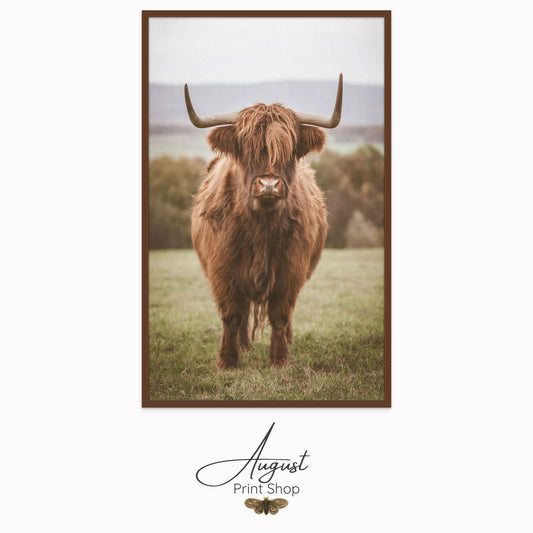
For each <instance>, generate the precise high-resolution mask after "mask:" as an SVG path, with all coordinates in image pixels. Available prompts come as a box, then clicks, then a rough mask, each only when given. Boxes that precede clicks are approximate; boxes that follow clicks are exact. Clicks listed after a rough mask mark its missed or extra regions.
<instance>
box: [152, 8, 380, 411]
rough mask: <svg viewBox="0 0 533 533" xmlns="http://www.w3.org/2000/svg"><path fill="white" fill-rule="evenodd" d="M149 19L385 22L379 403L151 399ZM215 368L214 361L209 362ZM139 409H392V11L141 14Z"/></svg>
mask: <svg viewBox="0 0 533 533" xmlns="http://www.w3.org/2000/svg"><path fill="white" fill-rule="evenodd" d="M153 17H258V18H259V17H338V18H341V17H367V18H369V17H376V18H382V19H383V21H384V69H385V71H384V117H385V120H384V164H385V165H384V166H385V176H384V184H385V193H384V304H385V305H384V331H385V345H384V365H385V368H384V381H385V394H384V399H383V400H353V401H352V400H316V401H313V400H311V401H309V400H287V401H270V400H203V401H199V400H151V399H150V391H149V387H150V376H149V345H148V340H149V337H148V335H149V323H148V320H149V313H148V308H149V300H148V298H149V274H148V272H149V270H148V258H149V248H148V235H149V226H148V224H149V216H148V215H149V204H148V195H149V182H148V169H149V143H148V138H149V114H148V111H149V75H148V74H149V41H148V39H149V35H148V28H149V20H150V18H153ZM213 364H214V363H213ZM142 406H143V407H390V406H391V12H390V11H143V12H142Z"/></svg>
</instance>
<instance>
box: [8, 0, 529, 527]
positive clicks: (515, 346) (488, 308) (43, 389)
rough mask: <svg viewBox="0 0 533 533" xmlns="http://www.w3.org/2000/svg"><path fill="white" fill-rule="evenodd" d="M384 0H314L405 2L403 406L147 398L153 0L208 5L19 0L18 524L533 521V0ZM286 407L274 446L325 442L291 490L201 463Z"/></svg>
mask: <svg viewBox="0 0 533 533" xmlns="http://www.w3.org/2000/svg"><path fill="white" fill-rule="evenodd" d="M391 4H392V3H389V4H387V3H383V2H373V1H367V2H366V3H364V4H357V5H356V4H353V3H344V4H342V3H339V2H335V3H334V4H331V3H329V4H328V5H327V6H324V4H323V3H319V2H307V3H306V5H305V7H306V8H307V9H312V8H314V9H320V8H324V7H327V8H328V9H332V8H334V7H335V8H344V9H363V8H364V9H392V11H393V13H392V21H393V22H392V49H393V54H392V59H393V76H392V79H393V87H392V89H393V101H392V108H393V117H392V119H393V120H392V124H393V152H392V161H393V164H392V183H393V190H392V198H393V206H392V209H393V218H392V225H393V235H392V236H393V238H392V242H393V261H392V268H393V276H392V283H393V289H392V316H393V329H392V335H393V337H392V339H393V342H392V357H393V359H392V360H393V388H392V400H393V407H392V408H391V409H373V410H372V409H346V410H334V409H323V410H312V409H297V410H288V409H278V410H274V409H262V410H239V409H213V410H201V409H191V410H186V409H142V408H141V406H140V403H141V289H140V287H141V240H140V235H141V61H140V58H141V9H179V8H182V9H183V8H193V7H194V8H198V7H199V5H198V4H195V5H194V6H192V5H183V4H180V3H179V2H166V1H160V2H157V3H154V2H149V1H146V2H144V3H140V2H136V1H131V2H127V3H124V4H119V3H111V2H96V1H95V2H91V3H88V4H84V5H81V4H72V3H67V2H43V3H37V2H33V3H30V4H27V3H25V4H17V7H15V4H14V3H12V4H11V5H9V6H7V7H6V6H4V8H3V12H2V21H1V26H2V29H1V31H0V54H1V58H0V59H1V62H0V64H1V69H2V82H1V84H0V91H1V99H0V105H1V131H2V140H1V146H2V158H1V167H0V168H1V180H2V181H1V184H2V187H1V193H0V202H1V209H0V217H1V220H0V228H1V229H0V231H1V236H0V237H1V241H0V242H1V243H2V261H1V264H0V268H1V269H2V272H1V278H0V279H1V284H2V286H1V300H2V308H1V312H2V317H1V322H0V323H1V325H2V337H1V341H0V350H1V352H2V386H1V390H0V394H1V399H0V405H1V409H2V419H1V425H0V427H1V429H2V437H1V441H0V446H1V447H2V450H1V454H0V457H1V459H0V460H1V462H2V465H1V474H0V483H1V490H2V494H1V495H0V501H1V502H2V511H1V513H0V529H2V531H6V532H19V531H20V532H35V531H51V532H52V531H53V532H55V533H59V532H69V533H70V532H73V531H76V532H84V531H87V532H95V531H98V532H113V533H115V532H118V531H127V532H128V533H133V532H137V531H139V532H140V531H153V532H157V533H160V532H178V531H189V530H191V531H208V530H209V529H210V528H216V529H217V531H245V530H248V529H250V528H253V530H254V531H266V530H267V529H268V531H271V530H272V527H274V526H275V527H276V530H277V531H295V530H297V529H295V528H301V529H304V528H305V530H307V531H324V530H328V531H336V530H340V531H360V532H365V533H366V532H390V531H401V532H404V531H405V532H409V533H413V532H424V533H426V532H428V531H431V532H436V531H437V532H439V531H443V532H444V531H445V532H449V531H459V532H462V531H465V532H466V531H468V532H470V531H483V532H492V531H494V532H501V531H513V532H522V531H531V530H532V527H533V518H532V514H531V501H532V498H531V497H532V491H531V479H532V474H533V471H532V470H533V469H532V459H531V457H532V454H531V449H533V442H532V437H531V407H532V401H531V385H530V379H531V371H532V370H533V364H532V355H533V354H532V351H533V350H532V347H531V332H530V327H531V306H532V301H533V290H532V289H533V287H532V282H531V272H532V271H533V265H532V260H531V251H530V250H531V235H530V233H531V226H532V224H531V214H530V209H529V208H530V204H531V198H532V196H533V185H532V182H533V175H532V171H531V161H530V151H531V125H532V119H533V116H532V115H533V112H532V111H533V110H532V104H531V95H532V94H533V87H532V82H531V77H530V70H531V69H530V63H531V60H530V54H531V50H532V38H531V28H530V17H529V16H528V14H527V11H525V10H524V8H526V7H527V5H528V4H527V3H524V2H506V3H505V4H504V5H498V9H495V8H493V7H488V5H489V4H488V3H486V2H468V3H466V2H447V3H437V4H435V3H428V2H407V1H405V2H401V3H398V4H397V5H396V4H394V5H391ZM202 5H203V6H205V7H206V8H209V7H211V8H213V7H215V8H216V7H219V5H218V4H217V5H216V6H215V5H214V4H212V5H209V4H207V3H205V2H204V3H203V4H202ZM491 5H493V4H491ZM74 6H75V7H74ZM224 7H225V8H226V9H227V8H230V7H231V8H241V9H242V8H245V7H246V5H245V4H244V3H240V4H239V3H237V2H232V3H225V4H224ZM248 7H249V6H248ZM261 7H264V8H266V7H268V8H269V9H276V8H280V7H282V8H287V7H291V6H288V5H287V3H286V2H271V3H269V5H268V6H266V5H265V6H261ZM292 7H294V6H292ZM273 421H276V427H275V429H274V432H273V434H272V439H271V440H272V443H271V446H272V448H271V449H272V451H273V452H282V453H289V454H292V455H297V454H298V453H301V452H302V449H304V448H307V449H308V450H309V453H310V454H311V459H310V465H311V467H310V468H309V470H308V471H306V476H307V477H305V479H304V477H303V473H302V477H301V478H299V481H300V483H299V484H300V485H301V487H302V494H301V496H299V497H297V498H295V499H294V500H293V501H292V502H291V504H290V506H289V507H288V508H287V509H283V510H282V511H280V513H279V515H277V516H275V517H272V516H256V515H254V513H252V512H251V511H249V510H247V509H245V508H244V507H243V509H242V512H241V510H237V509H236V508H235V505H236V504H237V502H236V499H235V498H234V497H232V496H231V495H230V494H228V492H227V491H224V490H222V489H220V490H219V491H217V490H216V489H206V488H204V487H202V486H200V485H199V484H197V483H196V482H195V481H194V472H195V470H196V469H197V468H198V467H199V466H201V465H203V464H205V463H207V462H209V461H210V460H216V459H222V458H229V457H232V456H235V453H236V452H241V451H243V450H245V451H246V450H250V447H253V446H254V445H256V444H257V443H258V441H259V439H260V438H261V437H262V436H263V435H264V433H265V432H266V430H267V429H268V427H269V426H270V424H271V423H272V422H273ZM273 521H275V524H273V523H272V522H273ZM326 528H327V529H326Z"/></svg>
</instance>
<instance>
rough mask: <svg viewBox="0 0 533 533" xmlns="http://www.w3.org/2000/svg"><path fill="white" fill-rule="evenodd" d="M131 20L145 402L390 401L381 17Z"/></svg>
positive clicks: (387, 101)
mask: <svg viewBox="0 0 533 533" xmlns="http://www.w3.org/2000/svg"><path fill="white" fill-rule="evenodd" d="M142 21H143V23H142V39H143V44H142V54H143V72H142V95H143V98H142V105H143V110H142V116H143V127H142V135H143V145H142V146H143V154H142V157H143V228H142V232H143V406H144V407H390V405H391V349H390V346H391V338H390V337H391V328H390V310H391V301H390V295H391V286H390V283H391V276H390V265H391V245H390V243H391V213H390V205H391V198H390V194H391V77H390V73H391V38H390V32H391V30H390V12H388V11H379V12H373V11H372V12H371V11H335V12H328V11H311V12H307V11H294V12H291V11H286V12H285V11H284V12H274V11H265V12H259V11H253V12H243V11H235V12H232V11H221V12H209V11H202V12H193V11H176V12H174V11H171V12H166V11H145V12H143V18H142ZM258 505H261V506H263V507H258ZM268 505H270V504H265V503H261V504H255V503H254V504H253V505H252V504H251V508H252V512H253V511H255V512H256V513H259V512H264V513H267V512H268V510H269V509H270V512H271V513H272V512H274V510H275V509H276V505H278V507H279V504H275V503H274V504H271V505H273V507H272V508H269V507H268Z"/></svg>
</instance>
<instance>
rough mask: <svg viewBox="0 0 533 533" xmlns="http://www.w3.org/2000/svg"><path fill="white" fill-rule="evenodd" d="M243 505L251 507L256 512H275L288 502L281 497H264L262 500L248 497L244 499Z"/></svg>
mask: <svg viewBox="0 0 533 533" xmlns="http://www.w3.org/2000/svg"><path fill="white" fill-rule="evenodd" d="M244 505H246V507H248V508H249V509H253V510H254V511H255V512H256V513H257V514H261V513H265V514H268V513H270V514H276V513H277V512H278V511H279V510H280V509H283V507H287V505H289V502H288V501H287V500H284V499H283V498H276V499H275V500H269V499H268V498H264V499H263V500H257V499H256V498H248V499H247V500H245V502H244Z"/></svg>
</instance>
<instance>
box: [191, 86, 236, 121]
mask: <svg viewBox="0 0 533 533" xmlns="http://www.w3.org/2000/svg"><path fill="white" fill-rule="evenodd" d="M185 103H186V104H187V113H189V118H190V119H191V122H192V123H193V124H194V125H195V126H196V127H197V128H210V127H211V126H222V125H223V124H235V121H236V120H237V113H223V114H221V115H212V116H210V117H199V116H198V115H197V114H196V112H195V111H194V107H193V106H192V103H191V98H190V96H189V88H188V87H187V84H185Z"/></svg>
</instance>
